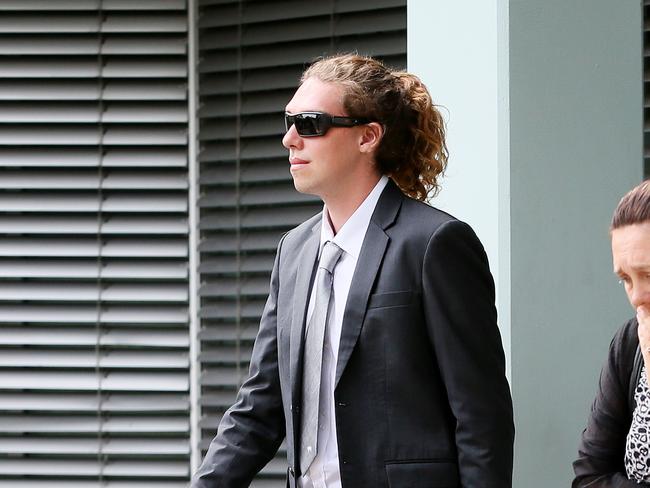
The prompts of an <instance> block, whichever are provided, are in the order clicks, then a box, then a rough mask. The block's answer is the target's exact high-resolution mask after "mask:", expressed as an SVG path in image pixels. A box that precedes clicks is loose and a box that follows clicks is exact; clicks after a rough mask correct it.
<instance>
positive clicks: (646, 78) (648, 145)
mask: <svg viewBox="0 0 650 488" xmlns="http://www.w3.org/2000/svg"><path fill="white" fill-rule="evenodd" d="M643 162H644V167H645V177H646V178H650V0H643Z"/></svg>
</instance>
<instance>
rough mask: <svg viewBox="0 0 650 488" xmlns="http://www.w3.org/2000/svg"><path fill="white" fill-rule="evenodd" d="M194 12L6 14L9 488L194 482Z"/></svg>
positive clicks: (114, 8)
mask: <svg viewBox="0 0 650 488" xmlns="http://www.w3.org/2000/svg"><path fill="white" fill-rule="evenodd" d="M187 17H188V7H187V2H186V1H185V0H139V1H137V2H133V1H122V0H101V1H100V0H20V1H16V0H7V1H3V2H0V34H1V36H0V235H1V236H2V239H0V278H1V281H0V437H2V439H3V442H0V444H1V445H0V487H5V486H6V487H12V488H27V487H31V488H38V487H46V486H47V487H48V488H51V487H66V488H82V487H91V486H92V487H93V488H96V487H98V486H100V485H101V486H103V487H111V488H152V487H156V488H181V487H185V486H187V482H188V480H189V475H190V466H189V464H190V451H191V447H190V440H189V437H190V424H189V413H190V408H191V405H190V393H189V391H190V378H189V370H190V357H189V347H190V340H189V319H190V317H189V278H188V275H189V265H188V252H189V245H188V235H189V231H190V228H189V215H188V211H189V204H188V190H189V185H190V180H189V176H188V174H189V172H188V158H187V153H188V148H187V146H188V141H187V130H188V123H189V116H188V108H187V107H188V94H187V91H188V73H189V70H188V52H187V46H188V35H187V32H188V26H187Z"/></svg>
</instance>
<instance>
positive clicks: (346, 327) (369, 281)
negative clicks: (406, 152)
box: [334, 180, 404, 388]
mask: <svg viewBox="0 0 650 488" xmlns="http://www.w3.org/2000/svg"><path fill="white" fill-rule="evenodd" d="M402 198H404V197H403V195H402V192H401V190H400V189H399V188H398V187H397V186H396V185H395V183H393V181H392V180H389V182H388V184H387V185H386V188H384V191H383V192H382V194H381V197H380V198H379V201H378V202H377V206H376V207H375V211H374V212H373V214H372V217H371V219H370V224H369V225H368V231H367V232H366V236H365V237H364V239H363V245H362V246H361V253H360V254H359V259H358V260H357V266H356V268H355V270H354V276H353V277H352V283H351V285H350V292H349V293H348V300H347V303H346V305H345V311H344V313H343V325H342V329H341V341H340V344H339V357H338V362H337V363H336V379H335V382H334V387H335V388H336V386H337V385H338V383H339V379H340V378H341V375H342V374H343V371H344V370H345V367H346V365H347V364H348V361H349V360H350V356H351V355H352V351H353V350H354V347H355V345H356V343H357V340H358V339H359V334H360V333H361V326H362V325H363V320H364V318H365V315H366V307H367V305H368V298H369V297H370V291H371V290H372V285H373V283H374V282H375V277H376V276H377V272H378V271H379V267H380V266H381V262H382V260H383V258H384V254H385V252H386V247H387V246H388V242H389V241H390V238H389V237H388V235H387V234H386V232H385V230H386V229H387V228H388V227H389V226H390V225H392V223H393V222H394V221H395V218H396V217H397V212H398V211H399V209H400V206H401V204H402Z"/></svg>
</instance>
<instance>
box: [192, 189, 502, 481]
mask: <svg viewBox="0 0 650 488" xmlns="http://www.w3.org/2000/svg"><path fill="white" fill-rule="evenodd" d="M320 225H321V216H320V215H317V216H315V217H314V218H312V219H310V220H308V221H307V222H305V223H303V224H302V225H300V226H299V227H297V228H295V229H293V230H292V231H290V232H289V233H288V234H286V235H285V236H284V237H283V239H282V240H281V242H280V244H279V246H278V252H277V256H276V260H275V265H274V267H273V272H272V275H271V290H270V294H269V298H268V301H267V304H266V307H265V309H264V312H263V316H262V320H261V324H260V330H259V335H258V337H257V340H256V342H255V347H254V349H253V355H252V359H251V367H250V378H249V379H248V380H247V381H246V382H245V383H244V385H243V386H242V388H241V390H240V392H239V395H238V398H237V402H236V404H235V405H234V406H233V407H232V408H231V409H230V410H228V412H227V413H226V414H225V416H224V418H223V419H222V421H221V424H220V426H219V430H218V433H217V436H216V437H215V439H214V440H213V442H212V444H211V446H210V449H209V451H208V453H207V455H206V458H205V460H204V461H203V464H202V466H201V467H200V469H199V471H198V472H197V474H196V476H195V479H194V482H193V484H192V486H193V487H194V488H217V487H218V488H240V487H246V486H248V485H249V483H250V481H251V479H252V478H253V476H254V475H255V473H256V472H257V471H258V470H260V469H261V468H262V467H263V466H264V465H265V464H266V463H267V462H268V461H269V460H270V459H271V458H272V457H273V456H274V454H275V452H276V451H277V449H278V447H279V445H280V443H281V442H282V440H283V439H284V438H285V436H286V439H287V450H288V459H289V469H288V483H287V484H288V485H290V486H294V485H295V480H296V478H297V477H299V475H300V473H298V472H297V470H298V466H299V462H298V459H297V456H298V451H297V450H296V447H297V446H299V439H298V438H297V436H298V433H299V431H300V429H299V428H298V427H299V422H300V405H301V399H300V393H301V387H300V384H301V383H300V382H301V363H302V358H301V354H302V351H303V340H302V338H303V330H304V322H305V310H306V307H307V302H308V298H309V288H310V278H311V275H312V271H313V267H314V263H315V260H316V257H317V252H318V247H319V236H320ZM504 362H505V361H504V355H503V349H502V345H501V338H500V335H499V331H498V328H497V325H496V310H495V307H494V283H493V280H492V276H491V274H490V272H489V269H488V263H487V258H486V255H485V252H484V250H483V247H482V246H481V244H480V242H479V241H478V239H477V238H476V236H475V234H474V233H473V231H472V230H471V228H470V227H469V226H468V225H466V224H464V223H462V222H460V221H458V220H456V219H454V218H453V217H451V216H449V215H447V214H445V213H443V212H441V211H439V210H436V209H434V208H432V207H429V206H428V205H425V204H423V203H420V202H417V201H415V200H412V199H410V198H407V197H405V196H404V195H403V194H402V193H401V191H400V190H399V189H398V188H397V186H396V185H395V184H394V183H393V182H392V181H391V182H389V183H388V185H387V186H386V188H385V189H384V191H383V193H382V195H381V197H380V199H379V202H378V204H377V207H376V208H375V211H374V214H373V216H372V218H371V221H370V225H369V227H368V231H367V233H366V237H365V240H364V243H363V246H362V249H361V253H360V255H359V259H358V262H357V267H356V270H355V274H354V277H353V280H352V285H351V287H350V293H349V296H348V301H347V304H346V308H345V312H344V318H343V326H342V332H341V342H340V348H339V357H338V363H337V368H336V383H335V385H336V386H335V393H334V396H335V406H336V407H335V408H336V428H337V438H338V450H339V462H340V470H341V481H342V485H343V488H383V487H385V488H401V487H404V488H406V487H408V488H434V487H439V488H443V487H444V488H454V487H461V486H462V487H466V488H483V487H485V488H487V487H491V488H507V487H510V486H511V473H512V443H513V437H514V427H513V421H512V401H511V398H510V390H509V387H508V383H507V381H506V378H505V371H504V369H505V367H504Z"/></svg>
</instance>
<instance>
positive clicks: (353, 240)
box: [318, 175, 388, 259]
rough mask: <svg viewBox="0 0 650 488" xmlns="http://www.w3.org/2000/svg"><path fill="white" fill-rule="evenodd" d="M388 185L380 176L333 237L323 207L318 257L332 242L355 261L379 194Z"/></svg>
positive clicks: (332, 231)
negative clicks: (326, 245) (328, 242)
mask: <svg viewBox="0 0 650 488" xmlns="http://www.w3.org/2000/svg"><path fill="white" fill-rule="evenodd" d="M387 183H388V177H387V176H386V175H382V177H381V178H380V179H379V181H378V182H377V184H376V185H375V187H374V188H373V189H372V191H371V192H370V193H369V194H368V196H367V197H366V198H365V200H364V201H363V202H362V203H361V205H359V207H358V208H357V209H356V210H355V211H354V213H353V214H352V215H351V216H350V218H349V219H348V220H347V221H346V222H345V224H343V226H342V227H341V229H340V230H339V232H338V233H337V234H336V235H334V230H333V229H332V225H331V224H330V219H329V217H328V213H327V206H325V205H324V206H323V219H322V223H321V232H320V248H319V251H318V255H319V257H320V253H321V251H322V250H323V246H324V245H325V243H326V242H327V241H332V242H333V243H334V244H336V245H337V246H339V247H340V248H341V249H343V251H344V252H346V253H347V254H350V255H352V256H354V258H355V259H357V258H358V257H359V253H360V252H361V245H362V244H363V238H364V237H365V235H366V231H367V230H368V224H370V218H371V217H372V214H373V212H374V211H375V207H376V206H377V202H378V201H379V197H380V196H381V192H382V191H383V190H384V188H385V187H386V184H387Z"/></svg>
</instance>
